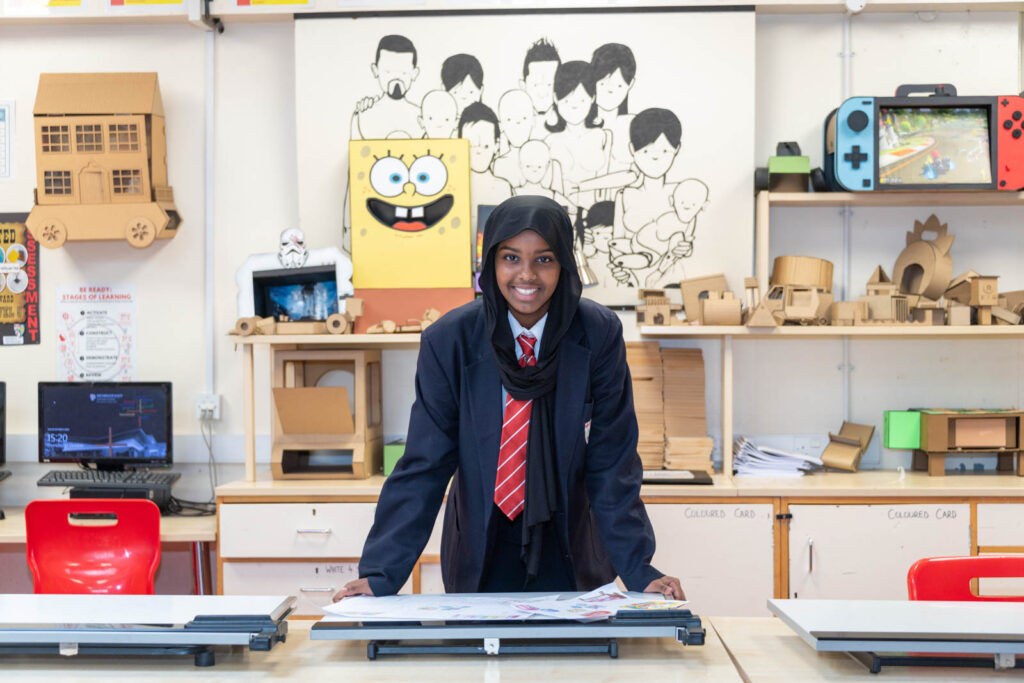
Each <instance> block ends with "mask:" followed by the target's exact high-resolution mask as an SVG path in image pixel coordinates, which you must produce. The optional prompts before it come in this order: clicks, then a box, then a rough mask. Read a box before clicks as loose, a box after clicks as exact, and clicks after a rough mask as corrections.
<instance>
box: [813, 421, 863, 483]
mask: <svg viewBox="0 0 1024 683" xmlns="http://www.w3.org/2000/svg"><path fill="white" fill-rule="evenodd" d="M874 434H875V426H874V425H861V424H855V423H853V422H844V423H843V426H842V427H841V428H840V430H839V433H838V434H832V433H829V435H828V445H827V446H825V450H824V452H823V453H822V454H821V462H822V463H823V464H824V465H825V466H826V467H833V468H835V469H839V470H845V471H847V472H856V471H857V468H858V467H859V466H860V459H861V456H863V455H864V451H866V450H867V448H868V444H869V443H870V442H871V437H872V436H874Z"/></svg>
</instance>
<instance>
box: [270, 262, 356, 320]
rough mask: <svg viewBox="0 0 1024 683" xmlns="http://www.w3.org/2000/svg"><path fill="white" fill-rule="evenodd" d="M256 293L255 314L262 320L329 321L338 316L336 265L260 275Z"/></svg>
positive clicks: (282, 269) (284, 269)
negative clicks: (285, 317)
mask: <svg viewBox="0 0 1024 683" xmlns="http://www.w3.org/2000/svg"><path fill="white" fill-rule="evenodd" d="M252 292H253V312H254V313H255V315H258V316H260V317H261V318H266V317H274V318H276V319H278V320H281V319H282V317H283V316H287V317H288V320H291V321H299V320H326V319H327V317H328V316H330V315H333V314H335V313H337V312H338V281H337V271H336V270H335V267H334V265H327V266H307V267H303V268H281V269H278V270H262V271H257V272H255V273H253V274H252Z"/></svg>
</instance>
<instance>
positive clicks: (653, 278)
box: [633, 178, 708, 287]
mask: <svg viewBox="0 0 1024 683" xmlns="http://www.w3.org/2000/svg"><path fill="white" fill-rule="evenodd" d="M671 201H672V208H673V210H672V211H669V212H666V213H664V214H662V215H661V216H659V217H658V218H657V220H654V221H651V222H650V223H648V224H647V225H645V226H644V227H642V228H640V229H639V230H637V232H636V235H635V236H634V238H633V244H634V251H644V250H646V251H650V252H653V253H654V254H657V255H659V256H658V257H657V259H656V261H655V262H654V263H653V264H652V267H651V272H650V273H649V274H648V276H647V280H646V285H647V286H648V287H656V286H658V285H659V284H661V283H662V282H663V281H664V280H665V279H666V277H667V276H669V275H670V274H671V271H672V268H673V267H674V266H675V265H676V264H678V263H679V261H680V259H683V258H688V257H690V256H693V240H694V236H695V234H696V232H697V215H698V214H699V213H700V212H702V211H704V209H706V208H707V205H708V186H707V185H705V184H704V182H702V181H700V180H698V179H697V178H687V179H686V180H683V181H681V182H679V183H677V184H676V186H675V189H674V190H673V191H672V195H671Z"/></svg>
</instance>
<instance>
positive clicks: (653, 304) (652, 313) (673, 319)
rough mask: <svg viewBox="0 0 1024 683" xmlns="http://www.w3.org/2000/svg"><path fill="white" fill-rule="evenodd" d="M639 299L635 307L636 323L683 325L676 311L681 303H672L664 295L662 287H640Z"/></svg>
mask: <svg viewBox="0 0 1024 683" xmlns="http://www.w3.org/2000/svg"><path fill="white" fill-rule="evenodd" d="M640 300H641V301H643V303H642V304H639V305H638V306H637V307H636V324H637V325H684V324H685V323H684V322H683V321H682V320H680V319H679V317H678V315H677V314H678V313H679V312H680V311H681V310H683V307H682V305H680V304H674V303H672V302H671V301H670V300H669V298H668V296H666V295H665V290H664V289H641V290H640Z"/></svg>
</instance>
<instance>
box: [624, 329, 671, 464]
mask: <svg viewBox="0 0 1024 683" xmlns="http://www.w3.org/2000/svg"><path fill="white" fill-rule="evenodd" d="M626 363H628V364H629V373H630V375H631V376H632V378H633V405H634V407H635V409H636V421H637V425H638V426H639V428H640V441H639V443H637V452H638V453H639V454H640V461H641V462H642V463H643V468H644V469H645V470H660V469H661V466H662V461H663V460H664V457H665V408H664V403H663V399H662V379H661V354H660V353H659V351H658V342H628V343H627V344H626Z"/></svg>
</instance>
